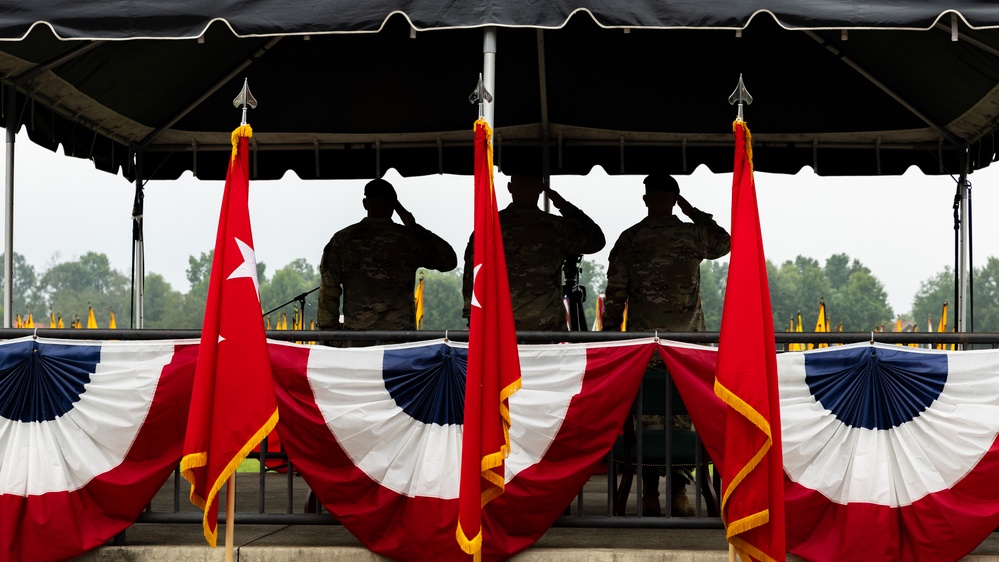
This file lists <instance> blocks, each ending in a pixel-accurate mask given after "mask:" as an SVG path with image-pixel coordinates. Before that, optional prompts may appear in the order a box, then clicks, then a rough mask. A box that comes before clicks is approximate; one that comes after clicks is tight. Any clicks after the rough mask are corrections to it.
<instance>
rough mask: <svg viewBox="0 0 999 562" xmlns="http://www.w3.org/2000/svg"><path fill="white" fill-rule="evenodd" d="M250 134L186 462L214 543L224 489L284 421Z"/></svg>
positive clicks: (228, 199)
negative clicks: (263, 286) (264, 294)
mask: <svg viewBox="0 0 999 562" xmlns="http://www.w3.org/2000/svg"><path fill="white" fill-rule="evenodd" d="M252 135H253V131H252V130H251V129H250V127H249V126H248V125H243V126H241V127H239V128H238V129H236V130H235V131H233V133H232V146H233V148H232V157H231V158H230V160H229V172H228V175H227V178H226V182H225V194H224V195H223V197H222V210H221V212H220V215H219V230H218V235H217V237H216V239H215V256H214V258H213V260H212V274H211V278H210V279H209V281H208V299H207V304H206V306H205V322H204V326H203V328H202V331H201V349H200V352H199V353H198V365H197V370H196V371H195V375H194V389H193V391H192V396H191V411H190V414H189V418H188V422H187V435H186V438H185V440H184V458H183V460H182V461H181V465H180V468H181V472H182V473H183V475H184V478H186V479H187V480H188V481H189V482H190V483H191V503H193V504H195V505H197V506H198V507H200V508H202V509H204V510H205V515H204V521H203V526H204V531H205V538H206V539H208V544H210V545H212V546H213V547H214V546H215V543H216V537H217V535H218V492H219V489H220V488H221V487H222V485H223V483H225V481H226V480H228V478H229V476H231V475H232V474H233V472H235V471H236V467H238V466H239V463H241V462H243V459H245V458H246V455H247V453H249V452H250V451H251V450H252V449H253V448H254V447H256V446H257V445H258V444H259V443H260V441H261V440H263V438H264V437H265V436H267V434H268V433H270V431H271V430H272V429H274V426H275V425H277V420H278V413H277V400H276V399H275V396H274V380H273V376H272V374H271V364H270V359H269V357H268V354H267V340H266V337H265V336H264V321H263V317H262V316H261V315H260V294H259V287H258V284H257V283H258V282H257V263H256V256H255V255H254V252H253V235H252V234H251V233H250V211H249V207H248V195H249V158H248V152H249V150H248V144H249V140H248V139H249V137H250V136H252Z"/></svg>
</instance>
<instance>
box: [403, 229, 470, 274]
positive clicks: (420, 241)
mask: <svg viewBox="0 0 999 562" xmlns="http://www.w3.org/2000/svg"><path fill="white" fill-rule="evenodd" d="M406 228H409V229H412V230H413V231H414V233H415V235H414V236H413V239H414V240H415V241H417V244H416V247H417V248H419V249H420V251H421V253H422V256H421V259H420V265H421V266H422V267H425V268H427V269H436V270H437V271H451V270H452V269H454V268H456V267H458V256H457V255H456V254H455V253H454V248H452V247H451V245H450V244H448V243H447V240H444V239H443V238H441V237H440V236H437V235H436V234H434V233H433V232H430V231H429V230H427V229H426V228H423V227H422V226H420V225H418V224H416V223H413V224H412V225H410V226H407V227H406Z"/></svg>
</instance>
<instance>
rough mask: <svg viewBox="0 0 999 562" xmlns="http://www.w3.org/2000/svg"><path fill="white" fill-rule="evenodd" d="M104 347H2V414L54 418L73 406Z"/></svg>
mask: <svg viewBox="0 0 999 562" xmlns="http://www.w3.org/2000/svg"><path fill="white" fill-rule="evenodd" d="M100 360H101V348H100V347H98V346H87V345H57V344H39V343H38V342H36V341H29V342H18V343H13V344H9V345H4V346H2V347H0V416H2V417H4V418H7V419H9V420H16V421H21V422H43V421H51V420H54V419H56V418H58V417H59V416H61V415H63V414H65V413H66V412H68V411H70V410H72V409H73V404H74V403H76V402H77V401H79V400H80V395H82V394H83V392H84V389H85V387H86V385H87V383H89V382H90V375H92V374H93V373H94V372H95V371H96V370H97V364H98V363H99V362H100Z"/></svg>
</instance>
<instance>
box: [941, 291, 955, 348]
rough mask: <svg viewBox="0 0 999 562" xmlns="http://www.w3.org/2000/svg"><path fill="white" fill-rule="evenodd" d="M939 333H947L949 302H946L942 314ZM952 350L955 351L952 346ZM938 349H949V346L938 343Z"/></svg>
mask: <svg viewBox="0 0 999 562" xmlns="http://www.w3.org/2000/svg"><path fill="white" fill-rule="evenodd" d="M937 331H938V332H946V331H947V301H944V304H943V310H942V311H941V312H940V326H939V327H937ZM950 348H951V349H954V345H953V344H951V346H950ZM937 349H947V344H945V343H938V344H937Z"/></svg>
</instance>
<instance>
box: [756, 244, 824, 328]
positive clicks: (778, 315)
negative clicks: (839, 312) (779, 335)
mask: <svg viewBox="0 0 999 562" xmlns="http://www.w3.org/2000/svg"><path fill="white" fill-rule="evenodd" d="M767 271H768V276H769V278H770V302H771V306H772V307H773V311H774V326H775V329H779V331H783V329H784V326H786V325H787V319H788V318H792V317H796V316H797V314H798V312H801V317H802V322H803V323H804V328H803V329H804V330H806V331H811V330H813V329H814V328H815V321H816V320H817V316H818V311H819V299H822V298H825V299H826V306H827V307H828V306H829V304H830V299H829V295H830V294H831V292H832V284H831V283H830V282H829V279H828V278H827V277H826V275H825V272H824V271H823V270H822V267H821V266H820V265H819V262H818V261H817V260H815V259H813V258H806V257H804V256H798V257H797V258H795V260H794V261H793V262H792V261H790V260H789V261H785V262H784V263H783V264H781V265H780V267H776V266H772V264H769V263H768V265H767Z"/></svg>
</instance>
